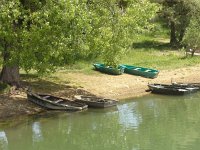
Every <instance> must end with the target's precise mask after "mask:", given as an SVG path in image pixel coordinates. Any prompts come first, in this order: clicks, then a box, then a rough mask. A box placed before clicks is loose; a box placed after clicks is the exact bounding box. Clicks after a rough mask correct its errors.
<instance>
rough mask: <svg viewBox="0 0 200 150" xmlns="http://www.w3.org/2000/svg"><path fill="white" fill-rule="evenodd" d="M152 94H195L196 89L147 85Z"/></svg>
mask: <svg viewBox="0 0 200 150" xmlns="http://www.w3.org/2000/svg"><path fill="white" fill-rule="evenodd" d="M148 87H149V89H150V91H151V92H152V93H156V94H166V95H184V94H189V93H193V92H196V91H197V90H199V88H198V87H192V86H180V85H173V84H172V85H167V84H148Z"/></svg>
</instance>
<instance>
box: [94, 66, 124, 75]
mask: <svg viewBox="0 0 200 150" xmlns="http://www.w3.org/2000/svg"><path fill="white" fill-rule="evenodd" d="M93 66H94V68H95V69H96V70H98V71H100V72H103V73H107V74H112V75H120V74H122V73H123V72H124V68H123V67H122V66H118V67H117V68H114V67H112V66H106V65H105V64H101V63H95V64H93Z"/></svg>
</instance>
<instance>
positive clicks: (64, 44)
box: [0, 0, 157, 73]
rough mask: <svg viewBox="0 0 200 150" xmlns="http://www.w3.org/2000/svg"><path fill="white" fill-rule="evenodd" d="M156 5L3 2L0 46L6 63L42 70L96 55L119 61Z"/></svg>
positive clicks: (114, 0)
mask: <svg viewBox="0 0 200 150" xmlns="http://www.w3.org/2000/svg"><path fill="white" fill-rule="evenodd" d="M121 2H123V3H121ZM156 9H157V6H156V5H155V4H151V3H149V2H148V0H143V1H140V0H132V1H131V0H127V1H126V0H108V1H105V0H78V1H66V0H58V1H52V0H28V1H25V0H2V1H1V2H0V41H1V42H0V50H1V51H2V53H9V60H8V62H5V63H9V64H11V65H14V64H15V65H16V64H17V65H19V66H20V67H21V68H23V69H25V70H26V71H29V70H31V69H34V70H37V71H38V72H39V73H43V72H51V71H54V70H55V67H56V66H59V65H63V64H66V63H73V62H75V61H76V60H87V59H91V58H95V57H97V56H103V58H104V61H105V62H106V63H108V64H111V65H114V64H116V63H117V62H118V61H119V60H120V57H121V56H122V55H123V54H124V52H125V50H127V49H128V48H129V47H130V45H131V42H132V39H133V36H134V35H135V33H137V32H142V31H143V30H147V29H149V24H150V23H149V22H148V21H149V19H150V18H152V17H153V15H154V12H155V10H156Z"/></svg>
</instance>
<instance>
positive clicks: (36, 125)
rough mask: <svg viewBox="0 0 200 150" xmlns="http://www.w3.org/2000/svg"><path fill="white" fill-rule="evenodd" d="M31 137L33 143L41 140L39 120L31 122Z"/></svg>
mask: <svg viewBox="0 0 200 150" xmlns="http://www.w3.org/2000/svg"><path fill="white" fill-rule="evenodd" d="M32 132H33V134H32V139H33V143H35V142H40V141H42V139H43V137H42V131H41V124H40V122H33V124H32Z"/></svg>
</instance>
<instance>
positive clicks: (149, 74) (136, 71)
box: [121, 65, 159, 79]
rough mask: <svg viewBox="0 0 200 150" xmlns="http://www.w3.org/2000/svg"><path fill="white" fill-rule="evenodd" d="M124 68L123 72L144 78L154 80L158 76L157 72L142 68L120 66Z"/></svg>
mask: <svg viewBox="0 0 200 150" xmlns="http://www.w3.org/2000/svg"><path fill="white" fill-rule="evenodd" d="M121 66H122V67H123V68H124V72H125V73H128V74H132V75H137V76H142V77H146V78H152V79H153V78H156V77H157V76H158V74H159V71H158V70H155V69H150V68H144V67H136V66H130V65H121Z"/></svg>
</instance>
